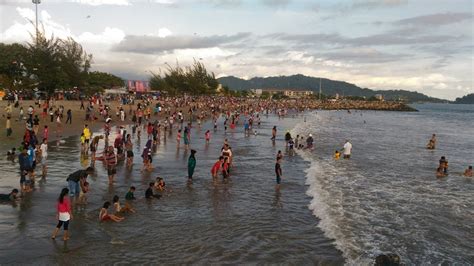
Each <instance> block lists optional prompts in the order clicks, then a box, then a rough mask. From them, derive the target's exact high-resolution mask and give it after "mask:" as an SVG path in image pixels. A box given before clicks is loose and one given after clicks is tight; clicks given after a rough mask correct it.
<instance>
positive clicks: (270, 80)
mask: <svg viewBox="0 0 474 266" xmlns="http://www.w3.org/2000/svg"><path fill="white" fill-rule="evenodd" d="M319 80H320V79H319V78H316V77H308V76H304V75H301V74H298V75H293V76H278V77H267V78H260V77H255V78H252V79H250V80H244V79H240V78H237V77H234V76H228V77H222V78H219V79H218V81H219V82H220V83H221V84H222V85H224V86H228V87H229V88H230V89H232V90H250V89H262V88H277V89H286V88H292V89H300V90H312V91H314V92H315V93H319ZM321 87H322V92H323V94H325V95H330V96H334V95H336V94H339V95H345V96H360V97H366V98H370V97H372V96H374V95H375V94H382V95H383V96H384V97H385V99H386V100H398V99H402V100H405V101H407V102H446V100H442V99H438V98H433V97H429V96H427V95H424V94H422V93H418V92H413V91H405V90H371V89H367V88H360V87H358V86H356V85H354V84H351V83H348V82H345V81H338V80H330V79H325V78H321Z"/></svg>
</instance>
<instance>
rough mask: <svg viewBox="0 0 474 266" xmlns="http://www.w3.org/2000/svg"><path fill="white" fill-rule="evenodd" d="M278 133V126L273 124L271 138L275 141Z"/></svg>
mask: <svg viewBox="0 0 474 266" xmlns="http://www.w3.org/2000/svg"><path fill="white" fill-rule="evenodd" d="M276 135H277V127H276V126H273V128H272V138H271V140H272V141H275V139H276Z"/></svg>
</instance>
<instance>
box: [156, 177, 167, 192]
mask: <svg viewBox="0 0 474 266" xmlns="http://www.w3.org/2000/svg"><path fill="white" fill-rule="evenodd" d="M165 187H166V183H165V180H164V179H163V178H161V177H157V178H156V182H155V189H156V190H157V191H165Z"/></svg>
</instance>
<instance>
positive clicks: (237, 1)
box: [207, 0, 242, 7]
mask: <svg viewBox="0 0 474 266" xmlns="http://www.w3.org/2000/svg"><path fill="white" fill-rule="evenodd" d="M207 1H208V2H209V3H210V4H211V5H213V6H215V7H237V6H240V5H242V0H207Z"/></svg>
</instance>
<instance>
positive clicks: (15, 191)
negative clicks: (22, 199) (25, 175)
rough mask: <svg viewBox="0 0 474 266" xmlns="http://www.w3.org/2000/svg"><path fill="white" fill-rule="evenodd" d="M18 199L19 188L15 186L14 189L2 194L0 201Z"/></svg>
mask: <svg viewBox="0 0 474 266" xmlns="http://www.w3.org/2000/svg"><path fill="white" fill-rule="evenodd" d="M16 200H18V189H16V188H14V189H12V191H11V192H10V193H8V194H0V202H6V201H10V202H15V201H16Z"/></svg>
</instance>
